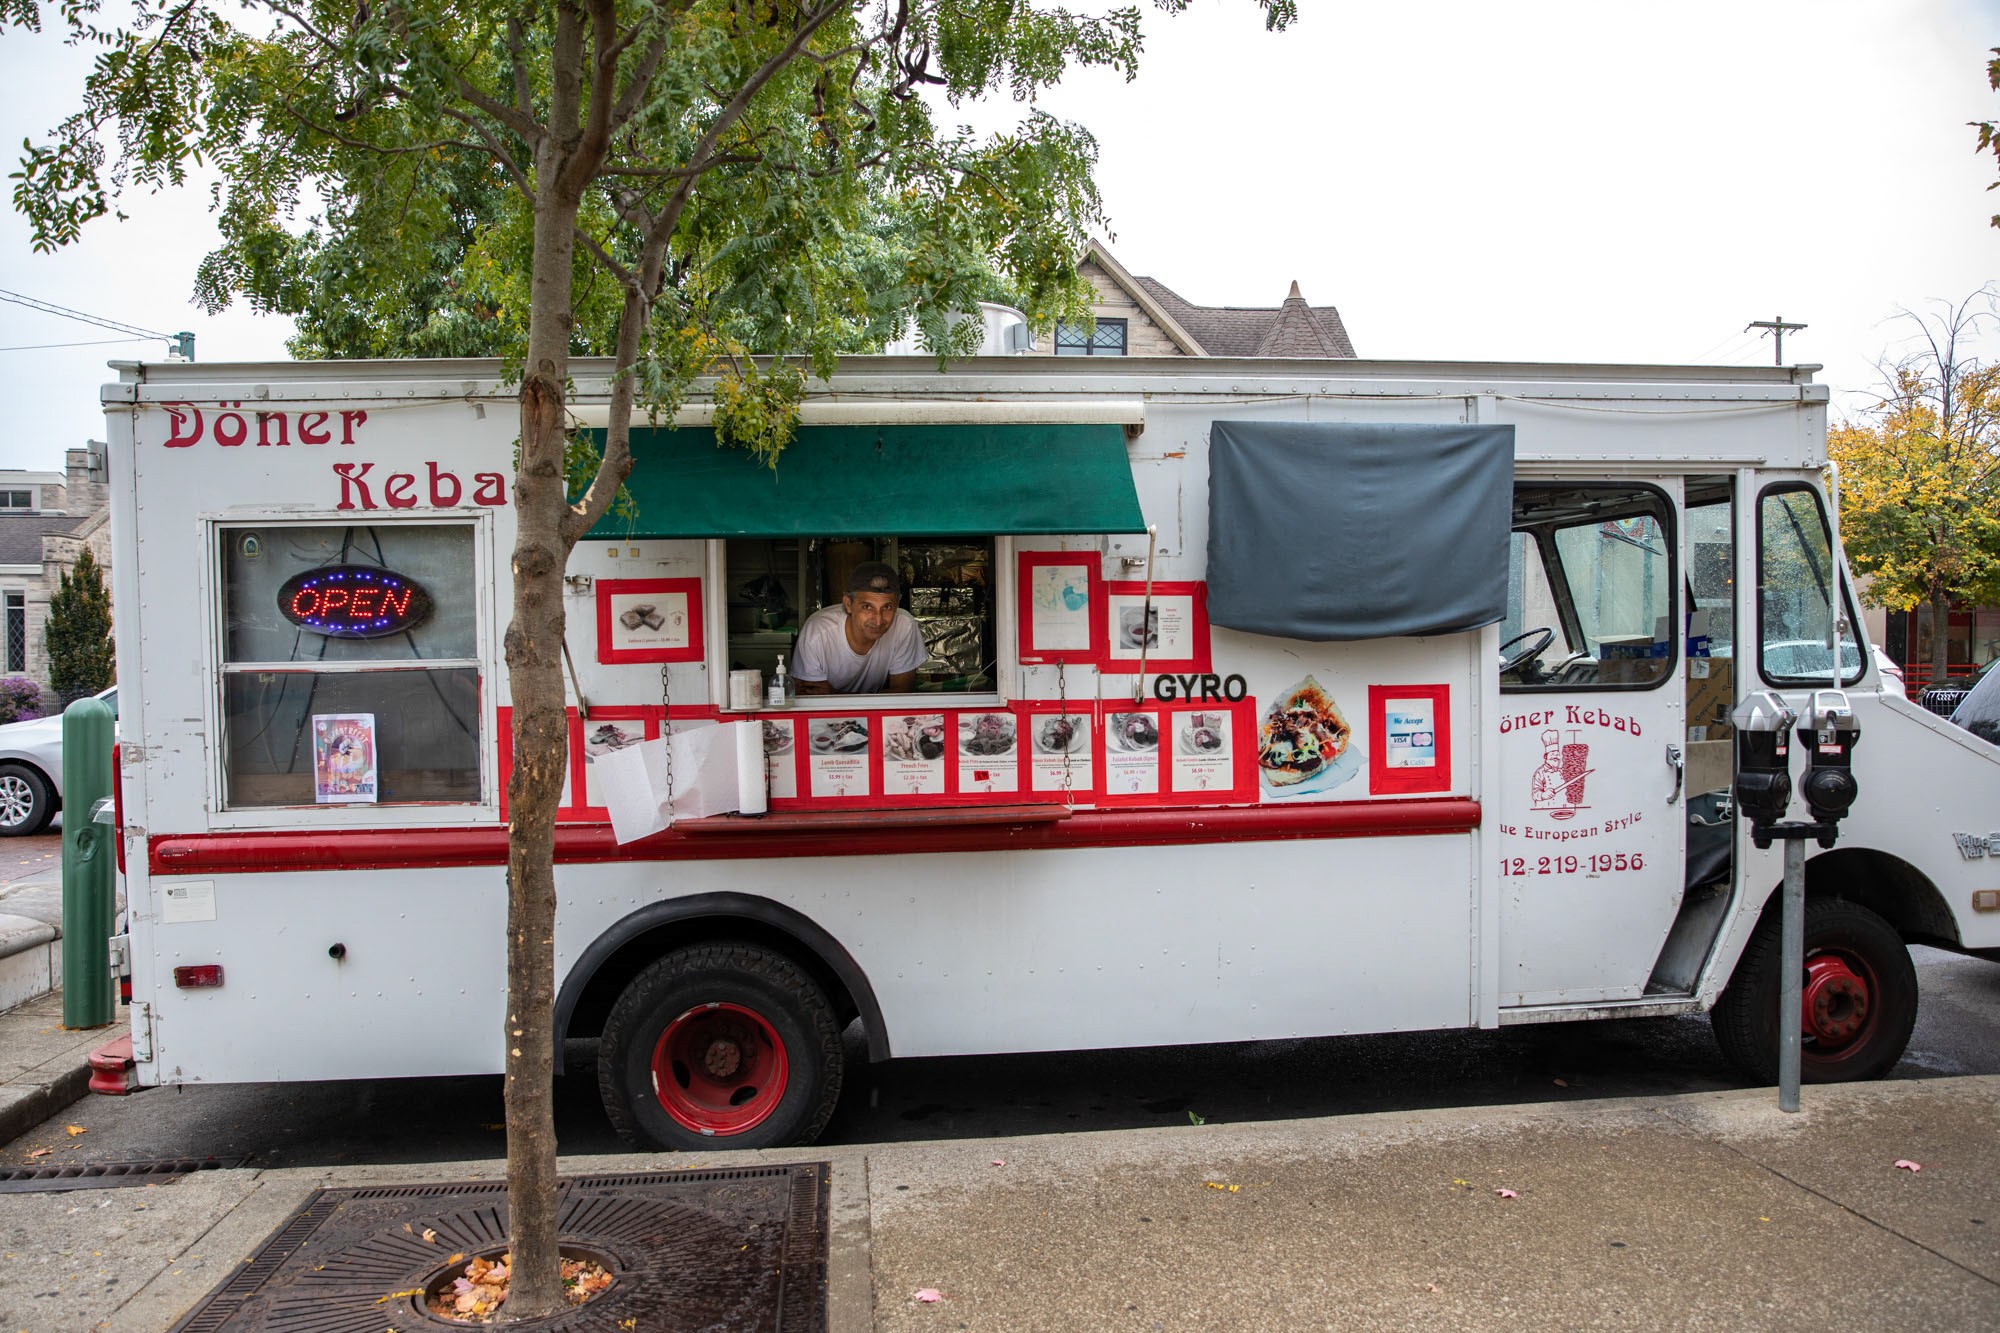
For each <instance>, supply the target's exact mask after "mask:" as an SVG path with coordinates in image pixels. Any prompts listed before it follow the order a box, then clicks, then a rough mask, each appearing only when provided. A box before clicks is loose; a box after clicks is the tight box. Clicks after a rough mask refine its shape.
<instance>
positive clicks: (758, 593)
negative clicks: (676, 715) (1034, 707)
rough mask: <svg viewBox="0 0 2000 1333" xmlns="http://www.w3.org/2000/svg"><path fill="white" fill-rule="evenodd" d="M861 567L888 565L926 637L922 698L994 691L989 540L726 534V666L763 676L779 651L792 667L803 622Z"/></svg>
mask: <svg viewBox="0 0 2000 1333" xmlns="http://www.w3.org/2000/svg"><path fill="white" fill-rule="evenodd" d="M864 560H880V561H883V562H884V563H886V564H889V565H891V566H893V567H894V568H895V569H896V571H897V573H898V574H899V575H900V576H901V578H902V581H903V589H902V592H901V594H900V597H899V608H900V609H901V610H904V611H908V612H909V613H910V615H911V617H912V618H913V619H915V621H916V622H917V628H918V630H919V631H921V632H922V634H923V636H924V647H925V649H926V650H927V651H928V652H929V654H930V655H929V657H928V658H927V659H926V660H925V662H924V664H923V665H922V666H921V667H919V668H918V669H917V682H916V688H917V689H918V690H920V691H932V690H936V691H945V692H952V693H980V692H988V691H991V690H993V689H994V688H995V677H994V671H993V668H994V659H995V656H996V651H995V637H996V636H995V614H996V608H997V602H996V599H995V597H994V591H993V590H994V579H993V569H994V541H993V538H991V537H915V536H876V537H777V538H770V537H732V538H730V539H729V540H728V542H727V543H726V544H725V546H724V548H723V564H724V568H725V573H724V579H725V584H726V587H727V588H728V595H729V665H730V666H731V667H732V668H737V667H744V668H752V667H754V668H756V669H757V670H759V671H761V672H762V673H763V674H764V677H765V679H767V680H768V679H769V678H770V676H771V674H772V672H773V671H774V669H775V668H776V666H777V659H778V655H779V654H780V653H783V654H785V656H786V659H787V661H791V660H793V659H792V656H791V650H792V644H793V642H794V641H795V640H796V639H797V638H798V633H799V626H800V625H802V624H803V623H804V622H805V619H806V617H807V616H810V615H811V614H812V613H813V612H814V611H817V610H818V609H819V608H821V607H823V606H832V605H835V604H837V603H839V601H840V599H841V595H842V593H843V591H844V590H845V589H846V586H847V576H848V574H849V573H850V572H851V571H852V570H853V568H854V567H855V566H856V565H858V564H860V563H861V562H862V561H864Z"/></svg>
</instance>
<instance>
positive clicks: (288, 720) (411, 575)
mask: <svg viewBox="0 0 2000 1333" xmlns="http://www.w3.org/2000/svg"><path fill="white" fill-rule="evenodd" d="M217 532H218V544H219V549H218V551H217V552H216V556H217V560H218V562H219V566H220V570H221V578H220V580H219V584H220V588H221V596H222V645H221V647H222V696H223V697H222V702H223V803H224V806H225V807H226V808H229V809H246V808H256V807H265V806H287V805H328V804H379V805H396V804H414V803H436V802H459V803H474V802H477V801H478V800H479V799H480V789H479V768H480V763H479V760H480V738H479V717H480V671H479V648H478V643H479V629H478V609H477V603H476V598H475V582H474V568H475V561H474V555H473V531H472V527H471V525H469V524H464V523H456V524H403V523H384V524H368V525H356V526H351V527H350V526H286V525H282V524H268V525H260V526H228V527H222V528H219V529H217Z"/></svg>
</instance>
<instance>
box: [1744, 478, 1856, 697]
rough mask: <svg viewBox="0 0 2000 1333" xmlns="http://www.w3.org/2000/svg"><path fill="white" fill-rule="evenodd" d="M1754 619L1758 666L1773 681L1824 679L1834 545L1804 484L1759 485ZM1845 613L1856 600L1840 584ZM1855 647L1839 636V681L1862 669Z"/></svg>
mask: <svg viewBox="0 0 2000 1333" xmlns="http://www.w3.org/2000/svg"><path fill="white" fill-rule="evenodd" d="M1757 509H1758V524H1757V526H1758V539H1757V622H1758V626H1759V629H1760V631H1761V633H1760V636H1759V637H1760V643H1759V645H1758V658H1759V662H1758V664H1759V666H1761V667H1762V669H1763V672H1764V679H1765V680H1767V681H1769V682H1770V683H1771V684H1773V685H1785V686H1793V687H1797V686H1812V685H1830V684H1831V681H1830V680H1829V679H1828V678H1829V677H1830V676H1831V674H1832V670H1833V655H1832V652H1831V651H1830V649H1829V648H1828V645H1829V644H1830V643H1831V642H1832V641H1833V636H1832V632H1831V630H1832V606H1831V601H1832V594H1833V585H1832V579H1833V574H1834V565H1833V557H1832V551H1831V545H1832V543H1831V542H1830V541H1829V540H1828V537H1827V528H1826V516H1825V514H1824V512H1823V511H1822V510H1821V509H1820V503H1819V496H1818V495H1817V494H1815V493H1814V492H1813V491H1811V490H1809V489H1807V488H1806V487H1803V486H1796V485H1793V486H1780V487H1773V488H1771V489H1770V490H1768V491H1765V492H1764V494H1763V496H1762V497H1761V498H1760V499H1759V500H1758V502H1757ZM1841 598H1842V601H1843V604H1844V606H1845V611H1844V614H1845V617H1846V620H1847V623H1848V624H1849V625H1850V626H1851V625H1853V624H1854V623H1855V618H1854V604H1853V602H1852V600H1851V599H1849V598H1848V596H1847V589H1846V588H1845V587H1843V588H1842V589H1841ZM1862 666H1863V663H1862V658H1861V645H1860V644H1859V643H1857V642H1855V639H1854V636H1853V634H1852V632H1851V631H1850V632H1849V633H1847V634H1844V635H1842V636H1841V640H1840V675H1841V684H1843V685H1852V684H1854V683H1855V682H1856V681H1858V680H1860V679H1861V675H1862Z"/></svg>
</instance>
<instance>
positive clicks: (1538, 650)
mask: <svg viewBox="0 0 2000 1333" xmlns="http://www.w3.org/2000/svg"><path fill="white" fill-rule="evenodd" d="M1523 639H1533V640H1534V642H1533V643H1531V644H1529V645H1528V646H1527V647H1525V648H1523V649H1521V650H1520V651H1519V652H1517V653H1515V654H1514V655H1513V656H1512V657H1509V656H1508V655H1507V650H1508V649H1509V648H1512V647H1513V646H1514V645H1515V644H1517V643H1520V642H1521V641H1522V640H1523ZM1555 641H1556V632H1555V630H1554V629H1553V628H1551V627H1549V626H1546V625H1544V626H1541V627H1539V628H1536V629H1531V630H1528V631H1526V632H1524V633H1521V634H1516V635H1515V636H1514V637H1513V638H1511V639H1509V640H1507V642H1505V643H1503V644H1501V645H1500V674H1501V675H1503V676H1504V675H1506V674H1507V673H1508V672H1510V671H1519V670H1520V669H1521V668H1522V667H1524V666H1526V665H1528V663H1530V662H1532V661H1534V660H1535V659H1536V658H1537V657H1540V656H1541V655H1542V654H1543V653H1545V652H1547V651H1548V647H1549V645H1550V644H1552V643H1554V642H1555Z"/></svg>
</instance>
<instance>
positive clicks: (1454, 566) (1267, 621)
mask: <svg viewBox="0 0 2000 1333" xmlns="http://www.w3.org/2000/svg"><path fill="white" fill-rule="evenodd" d="M1208 467H1209V486H1208V615H1209V619H1210V621H1211V622H1213V623H1214V624H1217V625H1224V626H1227V627H1228V628H1230V629H1239V630H1247V631H1249V632H1251V633H1253V634H1271V635H1276V636H1278V637H1280V638H1286V639H1310V640H1334V639H1379V638H1386V637H1389V636H1392V635H1399V634H1450V633H1455V632H1457V631H1460V630H1470V629H1477V628H1479V627H1480V626H1481V625H1490V624H1492V623H1493V622H1495V621H1497V620H1502V619H1505V617H1506V614H1507V531H1508V526H1509V520H1510V518H1511V516H1512V496H1513V485H1514V428H1513V427H1512V426H1456V425H1409V424H1396V425H1360V424H1353V423H1348V422H1317V421H1218V422H1216V423H1215V425H1214V427H1213V428H1212V430H1211V433H1210V439H1209V450H1208Z"/></svg>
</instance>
